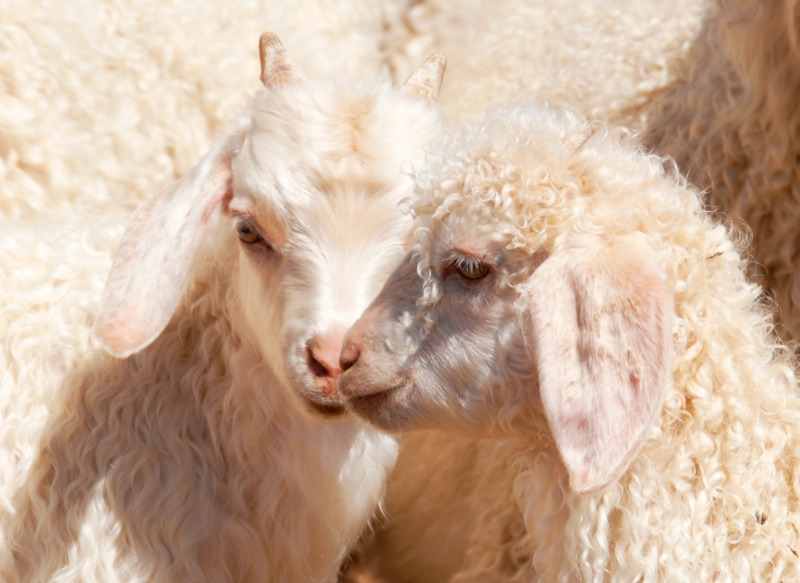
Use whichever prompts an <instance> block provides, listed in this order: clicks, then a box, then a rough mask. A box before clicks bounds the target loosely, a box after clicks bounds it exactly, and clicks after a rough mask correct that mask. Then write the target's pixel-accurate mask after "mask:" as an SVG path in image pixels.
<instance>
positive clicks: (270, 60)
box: [258, 32, 298, 88]
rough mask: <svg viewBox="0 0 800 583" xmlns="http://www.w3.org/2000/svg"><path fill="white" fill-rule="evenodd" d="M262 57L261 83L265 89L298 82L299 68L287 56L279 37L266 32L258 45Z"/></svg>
mask: <svg viewBox="0 0 800 583" xmlns="http://www.w3.org/2000/svg"><path fill="white" fill-rule="evenodd" d="M258 50H259V53H260V55H261V82H262V83H263V84H264V86H265V87H269V88H272V87H276V86H278V85H284V84H286V83H292V82H294V81H296V80H297V78H298V75H297V67H296V66H295V64H294V62H293V61H292V60H291V59H290V58H289V55H287V54H286V49H285V48H284V46H283V43H281V40H280V39H279V38H278V35H276V34H274V33H271V32H265V33H264V34H262V35H261V39H260V40H259V43H258Z"/></svg>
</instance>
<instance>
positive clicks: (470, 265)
mask: <svg viewBox="0 0 800 583" xmlns="http://www.w3.org/2000/svg"><path fill="white" fill-rule="evenodd" d="M453 267H454V268H455V270H456V271H457V272H458V274H459V275H460V276H461V277H463V278H464V279H469V280H471V281H477V280H479V279H482V278H484V277H486V275H487V274H488V273H489V266H488V265H487V264H486V263H484V262H483V261H481V260H480V259H477V258H475V257H470V256H469V255H456V256H455V257H454V258H453Z"/></svg>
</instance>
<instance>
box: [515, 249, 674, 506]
mask: <svg viewBox="0 0 800 583" xmlns="http://www.w3.org/2000/svg"><path fill="white" fill-rule="evenodd" d="M526 292H527V294H528V298H527V299H528V305H529V309H530V314H531V317H532V318H531V320H532V322H531V323H532V326H533V339H534V342H533V351H534V357H535V359H536V364H537V366H538V372H539V391H540V394H541V399H542V404H543V406H544V412H545V416H546V417H547V420H548V423H549V424H550V428H551V431H552V432H553V435H554V437H555V443H556V446H557V447H558V450H559V453H560V455H561V458H562V460H563V462H564V465H565V466H566V469H567V472H568V474H569V481H570V486H571V488H572V489H573V490H574V491H576V492H578V493H588V492H593V491H596V490H599V489H600V488H603V487H604V486H606V485H608V484H609V483H611V482H612V481H614V480H616V479H618V478H619V477H620V476H621V475H622V474H623V473H624V472H625V470H626V469H627V468H628V466H629V465H630V463H631V461H632V459H633V456H634V455H635V454H636V451H637V450H638V448H639V445H640V444H641V442H642V440H643V438H644V434H645V432H646V430H647V428H648V427H649V425H650V423H651V421H652V419H653V417H654V415H655V414H656V412H657V411H658V409H659V408H660V405H661V403H662V397H663V394H664V392H665V389H666V387H667V385H668V382H669V381H668V375H669V372H670V364H671V356H672V341H671V324H670V321H671V314H672V294H671V292H670V291H669V289H668V287H667V285H666V284H665V282H664V281H663V279H662V278H661V277H660V270H659V268H658V267H657V265H656V261H655V258H654V257H653V254H652V251H649V250H646V249H643V248H642V246H641V245H638V244H637V243H636V242H634V241H627V240H626V241H624V242H618V243H617V244H616V245H608V244H607V243H606V244H603V243H598V242H597V241H596V240H593V241H592V244H591V245H586V244H581V245H577V246H575V247H570V248H561V249H557V250H556V251H555V252H554V253H553V254H552V255H551V256H550V257H549V258H548V259H546V260H545V261H544V263H542V264H541V265H540V266H539V268H538V269H537V270H536V271H535V272H534V274H533V276H532V277H531V279H530V281H529V283H528V286H527V289H526Z"/></svg>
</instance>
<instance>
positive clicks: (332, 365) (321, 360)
mask: <svg viewBox="0 0 800 583" xmlns="http://www.w3.org/2000/svg"><path fill="white" fill-rule="evenodd" d="M342 336H343V333H342V332H338V331H337V332H335V333H331V334H324V335H319V336H314V337H313V338H311V339H310V340H309V341H308V344H306V354H307V356H308V367H309V369H310V370H311V373H312V374H313V375H314V376H315V377H333V378H336V377H338V376H339V375H340V374H341V372H342V369H341V368H339V352H340V351H341V349H342Z"/></svg>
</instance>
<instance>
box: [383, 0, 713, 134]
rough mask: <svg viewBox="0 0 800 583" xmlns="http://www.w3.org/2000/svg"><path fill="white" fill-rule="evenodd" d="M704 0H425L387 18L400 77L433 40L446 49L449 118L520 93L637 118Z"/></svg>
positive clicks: (668, 72)
mask: <svg viewBox="0 0 800 583" xmlns="http://www.w3.org/2000/svg"><path fill="white" fill-rule="evenodd" d="M706 4H707V1H706V0H678V1H677V2H672V3H670V4H664V3H661V2H653V1H652V0H577V1H574V2H571V3H570V5H569V9H568V10H567V9H565V7H564V3H563V2H562V1H561V0H537V1H536V2H518V1H516V0H495V1H493V2H485V1H483V0H425V1H422V2H418V3H415V5H414V6H413V7H412V8H411V9H410V10H409V11H408V14H407V15H406V16H405V18H403V19H398V20H395V21H391V22H390V23H389V25H390V26H389V28H388V34H387V36H388V38H387V42H388V43H389V46H390V48H391V49H392V50H391V52H390V53H389V55H388V57H389V62H390V64H391V65H392V67H393V68H394V70H396V71H398V72H399V76H400V78H402V76H403V75H407V74H408V73H409V72H410V71H412V70H413V68H414V67H416V65H417V63H418V61H419V60H420V59H421V58H424V57H425V56H426V55H427V53H428V52H429V51H431V50H439V51H442V52H444V53H445V54H446V55H448V59H449V65H448V77H447V83H446V84H445V85H444V87H443V88H442V93H441V96H440V99H439V102H440V103H441V105H442V109H443V110H444V112H445V113H446V114H447V116H448V117H449V118H450V119H452V120H464V119H467V118H470V117H475V116H480V115H483V113H484V112H485V111H486V108H487V107H489V106H490V105H493V104H494V105H496V104H497V103H498V102H500V101H502V100H507V99H509V98H511V99H514V98H519V97H523V96H528V97H537V98H539V99H542V100H544V101H547V102H548V103H550V104H551V105H553V106H559V107H562V106H566V107H569V108H571V109H574V110H576V111H579V112H581V113H583V114H584V115H587V116H595V115H597V116H601V117H603V118H606V119H609V120H610V121H612V122H614V123H624V124H625V125H627V126H630V127H634V128H637V129H638V128H640V127H641V125H642V123H643V121H644V117H643V116H642V115H641V113H642V112H640V111H638V109H637V108H636V106H638V105H640V104H641V103H642V102H645V101H647V99H648V96H649V93H650V92H651V91H653V90H654V89H658V88H660V87H663V86H664V85H666V84H667V83H669V82H670V81H671V80H672V79H673V71H672V68H671V66H672V63H673V62H674V61H675V60H676V59H678V58H680V57H681V56H682V55H683V54H684V53H685V51H686V49H687V47H688V45H689V44H690V43H691V41H692V40H693V39H694V37H695V35H696V34H697V32H698V31H699V30H700V27H701V25H702V20H703V12H704V10H705V6H706Z"/></svg>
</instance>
